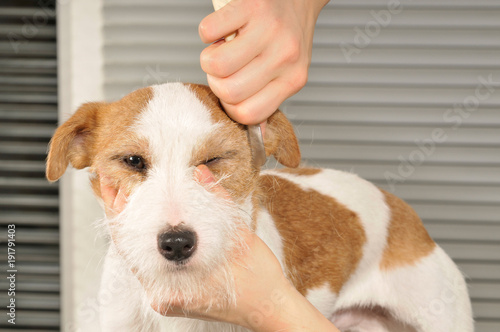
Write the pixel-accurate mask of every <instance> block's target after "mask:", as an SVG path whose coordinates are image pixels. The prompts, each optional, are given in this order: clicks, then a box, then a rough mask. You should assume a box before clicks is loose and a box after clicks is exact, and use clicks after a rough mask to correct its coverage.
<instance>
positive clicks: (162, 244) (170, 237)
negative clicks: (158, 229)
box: [158, 231, 196, 262]
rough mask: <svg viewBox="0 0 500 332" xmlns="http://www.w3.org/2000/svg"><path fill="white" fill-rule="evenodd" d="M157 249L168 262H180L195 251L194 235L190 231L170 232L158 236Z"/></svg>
mask: <svg viewBox="0 0 500 332" xmlns="http://www.w3.org/2000/svg"><path fill="white" fill-rule="evenodd" d="M158 249H159V250H160V253H161V254H162V255H163V257H165V258H166V259H168V260H169V261H174V262H182V261H184V260H186V259H188V258H189V257H191V255H192V254H193V253H194V252H195V250H196V234H195V233H194V232H192V231H170V232H167V233H163V234H161V235H160V236H158Z"/></svg>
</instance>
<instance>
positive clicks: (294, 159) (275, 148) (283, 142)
mask: <svg viewBox="0 0 500 332" xmlns="http://www.w3.org/2000/svg"><path fill="white" fill-rule="evenodd" d="M264 145H265V148H266V154H267V155H268V156H269V155H273V156H274V157H275V158H276V160H277V161H278V162H279V163H280V164H282V165H284V166H287V167H298V166H299V164H300V158H301V157H300V148H299V142H298V141H297V137H296V136H295V132H294V130H293V126H292V124H291V123H290V121H288V119H287V118H286V116H285V115H284V114H283V113H282V112H281V111H279V110H278V111H276V112H274V114H273V115H271V116H270V117H269V119H267V125H266V133H265V137H264Z"/></svg>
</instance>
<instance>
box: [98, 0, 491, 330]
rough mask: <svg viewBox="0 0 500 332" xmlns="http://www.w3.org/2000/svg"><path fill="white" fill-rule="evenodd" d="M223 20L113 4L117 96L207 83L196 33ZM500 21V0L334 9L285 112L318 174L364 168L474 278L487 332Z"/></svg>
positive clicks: (154, 0) (201, 11)
mask: <svg viewBox="0 0 500 332" xmlns="http://www.w3.org/2000/svg"><path fill="white" fill-rule="evenodd" d="M398 3H399V4H400V5H399V6H394V5H393V4H398ZM211 11H212V7H211V2H210V1H208V0H197V1H183V2H181V1H174V0H146V1H143V2H141V3H140V4H138V3H137V2H136V1H132V0H105V1H104V25H105V27H104V79H105V86H104V89H105V95H106V97H107V98H108V99H110V100H111V99H116V98H119V97H121V96H123V95H124V94H126V93H128V92H129V91H131V90H133V89H134V88H137V87H140V86H144V85H150V84H155V83H161V82H167V81H186V82H205V76H204V73H203V72H202V71H201V69H200V66H199V54H200V52H201V50H202V49H203V47H204V45H203V44H201V42H200V41H199V37H198V30H197V29H198V24H199V22H200V20H201V19H202V18H203V17H204V16H205V15H207V14H208V13H210V12H211ZM499 17H500V1H498V0H439V1H435V0H413V1H409V0H407V1H405V0H401V1H399V2H397V1H388V0H335V1H332V2H331V3H330V4H328V5H327V7H325V9H324V10H323V11H322V13H321V15H320V18H319V20H318V24H317V29H316V33H315V39H314V49H313V60H312V64H311V69H310V75H309V82H308V84H307V86H306V87H305V88H304V89H303V90H302V91H301V92H300V93H299V94H297V95H295V96H293V97H292V98H290V99H289V100H288V101H287V102H285V103H284V105H283V107H282V109H283V110H284V111H285V112H286V114H287V116H288V117H289V119H291V120H292V121H293V122H294V124H295V125H296V130H297V133H298V136H299V139H300V142H301V148H302V152H303V156H304V161H305V163H306V164H309V165H312V166H321V167H332V168H337V169H343V170H347V171H352V172H355V173H357V174H359V175H361V176H362V177H365V178H367V179H368V180H371V181H373V182H375V183H376V184H377V185H379V186H381V187H383V188H386V189H388V190H390V191H392V192H394V193H395V194H397V195H399V196H400V197H402V198H404V199H406V200H407V201H408V202H409V203H410V204H411V205H412V206H413V207H414V208H415V209H416V210H417V212H418V213H419V214H420V216H421V217H422V218H423V220H424V223H425V224H426V227H427V229H428V230H429V232H430V233H431V235H432V236H433V238H434V239H435V240H436V241H437V242H438V243H439V244H440V245H441V246H442V247H443V248H444V249H445V250H446V251H447V252H448V253H449V254H450V256H451V257H452V258H453V259H454V260H455V262H457V263H458V265H459V266H460V268H461V269H462V271H463V272H464V273H465V274H466V275H467V277H468V284H469V287H470V294H471V297H472V300H473V309H474V313H475V317H476V321H477V323H476V330H477V331H478V332H498V331H500V20H499ZM485 82H486V83H485Z"/></svg>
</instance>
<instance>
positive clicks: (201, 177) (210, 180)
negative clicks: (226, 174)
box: [194, 165, 231, 200]
mask: <svg viewBox="0 0 500 332" xmlns="http://www.w3.org/2000/svg"><path fill="white" fill-rule="evenodd" d="M194 178H195V180H196V181H198V183H200V184H201V185H202V186H204V187H205V188H206V189H207V190H208V191H210V192H212V193H214V194H216V195H218V196H220V197H222V198H224V199H227V200H230V199H231V196H230V195H229V193H228V192H227V190H226V189H224V187H222V186H221V185H220V184H218V183H217V180H216V179H215V177H214V175H213V174H212V172H210V169H209V168H208V167H207V165H199V166H198V167H196V169H195V172H194Z"/></svg>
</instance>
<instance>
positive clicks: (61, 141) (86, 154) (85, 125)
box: [46, 103, 104, 181]
mask: <svg viewBox="0 0 500 332" xmlns="http://www.w3.org/2000/svg"><path fill="white" fill-rule="evenodd" d="M103 105H104V103H86V104H83V105H82V106H81V107H80V108H79V109H78V110H77V111H76V112H75V114H73V116H72V117H71V118H69V120H68V121H66V122H65V123H64V124H63V125H61V126H60V127H59V128H57V130H56V132H55V134H54V136H53V137H52V140H51V141H50V148H49V155H48V157H47V168H46V176H47V179H48V180H49V181H57V180H58V179H59V178H60V177H61V176H62V175H63V174H64V172H65V171H66V168H67V167H68V164H69V163H71V165H72V166H73V167H75V168H77V169H82V168H85V167H88V166H90V164H91V162H92V157H91V146H92V145H93V141H94V138H93V130H94V129H95V127H96V125H97V114H98V111H99V109H100V108H101V107H102V106H103Z"/></svg>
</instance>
